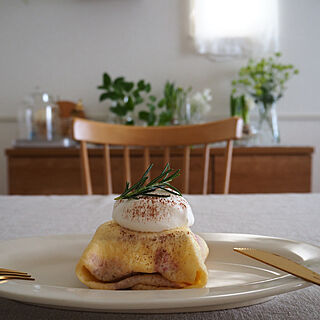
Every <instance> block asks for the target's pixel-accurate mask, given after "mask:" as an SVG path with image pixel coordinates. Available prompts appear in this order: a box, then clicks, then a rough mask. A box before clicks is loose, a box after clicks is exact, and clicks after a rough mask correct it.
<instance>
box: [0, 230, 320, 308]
mask: <svg viewBox="0 0 320 320" xmlns="http://www.w3.org/2000/svg"><path fill="white" fill-rule="evenodd" d="M202 236H203V238H204V239H205V240H206V241H207V243H208V246H209V248H210V255H209V257H208V259H207V267H208V270H209V281H208V284H207V287H206V288H203V289H185V290H159V291H156V290H155V291H125V290H124V291H102V290H91V289H87V288H86V287H85V286H84V285H82V284H81V283H80V281H79V280H78V279H77V278H76V276H75V274H74V269H75V266H76V263H77V261H78V259H79V257H80V255H81V253H82V251H83V249H84V248H85V247H86V246H87V244H88V242H89V240H90V238H91V236H89V235H63V236H48V237H41V238H40V237H39V238H26V239H17V240H10V241H3V242H0V252H1V256H0V267H4V268H12V269H17V270H22V271H26V272H29V273H31V274H32V276H34V277H35V278H36V281H34V282H27V281H19V280H17V281H8V282H7V283H3V284H0V296H1V297H4V298H8V299H13V300H18V301H22V302H27V303H32V304H39V305H45V306H49V307H55V308H68V309H77V310H93V311H96V312H97V311H101V312H106V311H107V312H149V313H152V312H161V313H163V312H187V311H199V310H203V311H204V310H219V309H228V308H234V307H241V306H248V305H252V304H256V303H261V302H264V301H267V300H269V299H271V298H272V297H273V296H275V295H278V294H281V293H285V292H289V291H293V290H297V289H300V288H305V287H308V286H310V285H311V284H310V283H308V282H306V281H304V280H301V279H298V278H296V277H294V276H291V275H288V274H286V273H284V272H282V271H279V270H277V269H274V268H272V267H269V266H267V265H265V264H263V263H260V262H257V261H255V260H253V259H250V258H248V257H245V256H242V255H240V254H238V253H235V252H233V250H232V249H233V247H253V248H259V249H263V250H267V251H272V252H275V253H278V254H281V255H283V256H285V257H288V258H291V259H293V260H295V261H296V262H299V263H302V264H304V265H306V266H308V267H311V268H312V269H313V270H314V271H318V272H319V271H320V247H316V246H313V245H310V244H306V243H301V242H296V241H290V240H286V239H278V238H271V237H264V236H256V235H245V234H223V233H220V234H219V233H216V234H214V233H212V234H209V233H207V234H202Z"/></svg>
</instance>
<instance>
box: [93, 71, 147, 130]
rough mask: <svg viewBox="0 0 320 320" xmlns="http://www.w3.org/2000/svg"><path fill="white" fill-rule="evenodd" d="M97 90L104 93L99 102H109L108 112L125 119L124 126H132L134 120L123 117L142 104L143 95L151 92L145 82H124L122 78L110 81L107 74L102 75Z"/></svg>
mask: <svg viewBox="0 0 320 320" xmlns="http://www.w3.org/2000/svg"><path fill="white" fill-rule="evenodd" d="M98 89H100V90H103V91H104V92H103V93H101V95H100V101H104V100H107V99H108V100H111V102H112V105H111V107H110V111H111V112H112V113H114V114H116V115H117V116H118V117H119V118H121V119H125V124H129V125H133V124H134V120H133V119H129V120H128V119H126V118H125V117H126V116H127V115H128V113H130V112H133V111H134V109H135V107H136V106H137V105H139V104H142V103H143V102H144V96H143V93H149V92H150V91H151V84H150V83H147V82H145V80H139V81H138V82H137V83H134V82H133V81H126V80H125V78H124V77H118V78H116V79H114V80H112V79H111V77H110V76H109V74H108V73H104V74H103V77H102V85H100V86H98Z"/></svg>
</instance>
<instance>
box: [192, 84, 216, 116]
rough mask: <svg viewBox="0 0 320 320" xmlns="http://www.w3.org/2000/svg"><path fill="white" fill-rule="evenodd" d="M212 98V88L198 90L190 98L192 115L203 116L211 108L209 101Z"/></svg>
mask: <svg viewBox="0 0 320 320" xmlns="http://www.w3.org/2000/svg"><path fill="white" fill-rule="evenodd" d="M211 100H212V94H211V90H210V89H204V90H203V91H198V92H196V93H195V94H193V96H191V98H190V107H191V116H193V115H195V114H198V116H200V117H201V116H203V115H204V114H206V113H208V112H209V111H210V109H211V105H210V103H209V101H211Z"/></svg>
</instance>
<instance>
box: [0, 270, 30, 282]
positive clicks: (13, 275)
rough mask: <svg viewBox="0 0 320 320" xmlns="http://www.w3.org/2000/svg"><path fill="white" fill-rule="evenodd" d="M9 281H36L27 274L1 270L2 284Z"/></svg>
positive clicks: (0, 279) (0, 278) (0, 280)
mask: <svg viewBox="0 0 320 320" xmlns="http://www.w3.org/2000/svg"><path fill="white" fill-rule="evenodd" d="M8 280H34V278H32V277H31V275H30V274H28V273H26V272H21V271H17V270H11V269H4V268H0V283H3V282H7V281H8Z"/></svg>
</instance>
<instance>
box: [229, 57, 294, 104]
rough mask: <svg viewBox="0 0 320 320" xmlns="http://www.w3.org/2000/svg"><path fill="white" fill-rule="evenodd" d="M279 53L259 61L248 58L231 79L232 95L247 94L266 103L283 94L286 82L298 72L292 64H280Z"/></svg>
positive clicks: (274, 100) (270, 102)
mask: <svg viewBox="0 0 320 320" xmlns="http://www.w3.org/2000/svg"><path fill="white" fill-rule="evenodd" d="M280 57H281V53H280V52H278V53H275V54H274V56H271V57H269V58H267V59H266V58H262V59H261V60H259V61H255V60H253V59H250V60H249V62H248V64H247V66H245V67H243V68H241V69H240V71H239V73H238V78H237V79H236V80H233V81H232V86H233V90H232V95H236V94H237V95H239V94H240V95H241V94H249V95H251V96H252V97H253V98H254V99H255V101H256V102H262V103H263V106H264V107H265V108H267V106H268V105H270V104H272V103H274V102H276V101H277V100H279V99H280V98H281V97H282V96H283V92H284V90H285V89H286V87H285V84H286V82H287V81H288V80H289V79H290V78H291V77H292V75H294V74H298V73H299V71H298V69H295V68H294V66H293V65H292V64H287V65H286V64H281V63H280V62H279V61H278V59H279V58H280Z"/></svg>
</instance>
